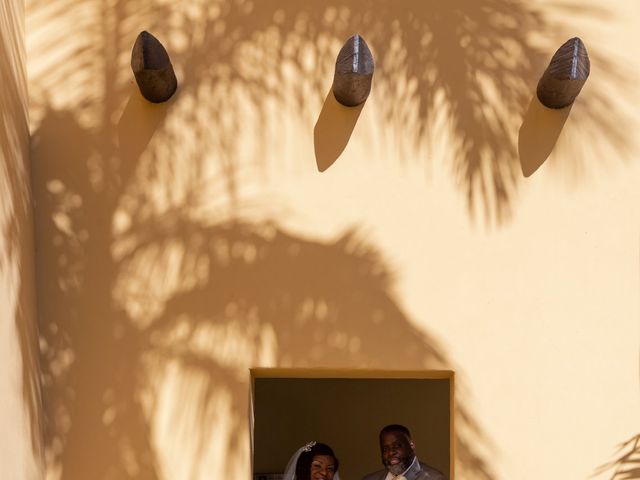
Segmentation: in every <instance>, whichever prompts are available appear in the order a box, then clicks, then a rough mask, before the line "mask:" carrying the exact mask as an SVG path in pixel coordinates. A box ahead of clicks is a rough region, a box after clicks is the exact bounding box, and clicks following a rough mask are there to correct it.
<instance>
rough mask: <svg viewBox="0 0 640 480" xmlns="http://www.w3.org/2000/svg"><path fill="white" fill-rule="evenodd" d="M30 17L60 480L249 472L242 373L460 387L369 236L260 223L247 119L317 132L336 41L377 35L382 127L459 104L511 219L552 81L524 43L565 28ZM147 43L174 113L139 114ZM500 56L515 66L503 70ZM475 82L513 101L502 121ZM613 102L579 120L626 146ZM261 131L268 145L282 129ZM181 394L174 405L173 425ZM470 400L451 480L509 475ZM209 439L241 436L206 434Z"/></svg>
mask: <svg viewBox="0 0 640 480" xmlns="http://www.w3.org/2000/svg"><path fill="white" fill-rule="evenodd" d="M374 11H375V12H377V13H376V15H375V16H374V15H373V12H374ZM583 13H584V14H585V15H588V14H592V12H591V11H589V10H585V11H584V12H583ZM29 16H30V18H31V20H30V26H29V30H30V32H32V34H33V35H34V39H35V40H34V42H33V47H32V49H33V51H32V52H30V62H31V63H32V65H33V68H32V72H33V73H32V75H31V77H32V79H33V81H32V88H31V92H32V99H33V118H34V125H33V130H34V133H33V137H32V138H33V140H32V150H31V156H32V164H33V182H34V187H33V188H34V196H35V198H36V200H37V202H38V208H37V210H36V228H37V265H38V272H37V273H38V276H37V280H38V290H37V291H38V304H39V306H40V310H41V315H40V332H41V334H40V335H41V338H40V344H41V359H42V365H43V389H44V396H45V415H46V424H45V443H46V450H47V460H48V466H49V470H50V472H53V473H52V474H54V475H57V476H58V477H59V478H62V479H64V480H80V479H82V480H84V479H86V478H94V479H97V480H102V479H108V478H118V479H125V478H136V479H151V480H154V479H160V478H189V479H192V478H197V477H198V476H199V475H200V474H202V473H203V472H201V471H200V469H201V468H202V465H203V464H204V461H203V459H204V458H205V457H207V458H210V457H212V456H213V457H215V455H216V453H215V452H214V451H213V450H217V451H218V452H226V454H225V457H224V458H220V459H219V460H220V461H219V463H218V464H217V465H218V466H219V468H220V469H221V470H220V471H221V472H223V471H227V472H233V468H234V465H238V464H244V463H245V461H246V460H247V459H248V458H249V457H248V445H246V444H245V440H246V439H247V438H248V435H247V428H248V426H247V422H246V412H247V404H246V402H247V398H246V397H247V388H248V378H244V377H243V375H244V374H245V372H246V371H247V369H248V368H249V367H250V366H283V367H286V366H297V367H301V366H312V365H322V366H325V367H337V366H345V365H357V366H359V367H371V368H385V367H387V366H389V365H393V368H416V367H423V368H434V369H436V368H455V365H452V360H451V359H449V358H448V357H447V355H446V352H445V351H444V349H443V348H442V347H441V346H440V345H439V344H438V342H437V340H436V339H434V338H433V337H431V336H430V335H429V334H428V333H427V332H424V331H422V330H420V329H418V328H416V327H415V326H414V325H413V323H412V321H411V319H410V318H408V317H407V315H405V314H404V312H403V311H402V307H401V306H400V302H399V301H398V300H397V299H396V298H394V295H393V293H392V291H393V288H392V287H393V281H392V276H391V274H390V271H389V270H390V268H389V266H388V265H387V264H386V263H385V262H384V261H383V260H382V258H381V253H380V252H378V251H377V249H376V248H375V246H372V245H371V244H369V243H367V242H365V241H363V240H362V239H361V238H360V237H359V235H358V234H357V233H356V232H355V231H353V230H350V231H347V232H345V233H344V235H342V236H341V237H339V238H336V239H334V240H333V241H327V240H319V239H313V238H306V237H304V236H301V235H298V234H295V233H291V232H288V231H286V230H285V229H283V228H282V227H281V226H280V225H281V222H280V219H278V218H275V219H272V220H271V221H269V220H264V218H263V219H261V220H259V221H257V220H255V219H253V218H252V217H253V216H254V213H255V210H256V209H259V208H260V207H259V205H260V201H261V200H262V199H261V198H260V197H259V196H254V195H256V194H254V193H251V194H249V193H247V192H246V191H245V187H244V186H245V184H246V183H247V182H252V183H255V182H256V178H260V177H259V175H258V174H257V173H256V172H257V171H258V172H259V171H260V170H261V169H262V168H264V165H263V164H262V162H263V156H261V155H260V152H259V151H256V152H253V154H252V155H250V156H249V157H250V161H249V162H245V161H239V159H240V158H241V157H242V155H244V154H242V155H241V145H239V143H240V142H239V141H238V136H239V135H241V134H242V132H243V130H244V129H245V128H246V125H245V123H244V122H243V118H242V112H243V111H245V110H251V112H253V114H255V115H256V118H255V122H256V123H257V124H261V125H262V124H267V123H268V121H269V119H270V118H271V114H272V110H271V108H272V106H273V105H272V104H273V103H274V102H275V103H276V105H278V104H282V103H286V102H293V104H294V105H296V107H297V108H298V110H299V112H300V117H301V120H302V121H306V122H308V123H309V125H310V129H311V128H312V125H313V122H314V121H315V119H316V118H317V114H318V110H314V106H313V105H314V99H315V102H316V103H315V104H316V105H321V103H322V100H323V96H324V95H325V94H326V91H327V88H328V86H329V85H330V75H331V72H332V68H333V65H332V62H333V61H334V59H335V55H336V52H337V50H335V48H334V46H335V45H338V46H339V45H340V44H341V43H342V42H343V41H344V39H345V38H347V37H348V36H349V35H351V34H352V33H353V32H354V31H356V30H359V31H361V33H363V34H365V32H364V31H362V28H364V29H365V30H366V39H367V41H368V43H369V45H370V46H371V47H372V49H377V50H378V51H379V55H378V57H377V59H378V63H377V65H378V70H377V71H376V78H375V80H374V94H373V95H374V96H377V98H378V99H376V98H370V99H369V100H368V103H369V102H372V101H374V100H375V101H379V102H381V108H382V109H383V112H384V118H385V121H386V122H388V124H389V128H395V129H398V131H402V132H403V134H406V135H408V136H409V137H410V139H411V140H412V141H413V142H416V143H419V142H422V141H423V140H424V138H426V137H427V136H428V129H429V125H430V121H431V120H432V117H431V112H432V110H433V109H434V108H438V107H439V105H441V103H439V102H442V99H444V104H443V105H445V106H446V108H448V109H449V110H450V115H451V117H452V119H453V131H454V133H455V138H456V140H457V143H458V146H457V150H456V154H455V155H454V158H452V159H451V168H452V171H453V172H454V174H455V178H456V181H457V182H458V183H459V185H460V188H461V189H462V191H463V192H464V194H465V196H466V197H467V199H468V205H469V208H470V210H474V209H475V208H476V207H478V205H480V207H481V208H480V210H483V211H485V212H486V216H487V217H489V218H496V219H497V220H499V221H502V220H504V219H506V218H508V216H509V215H510V214H511V211H512V208H513V198H514V197H513V195H514V193H515V191H516V189H517V185H518V180H517V175H516V172H518V171H519V163H518V159H517V155H516V153H515V136H516V134H517V125H518V124H519V119H515V120H513V121H512V119H511V117H510V116H503V114H502V113H501V112H502V108H503V107H504V108H505V109H506V111H508V112H511V113H513V112H521V111H522V110H523V109H524V107H525V106H526V105H525V102H526V100H528V99H529V98H530V91H532V88H533V87H532V85H533V82H534V81H535V79H534V76H535V72H536V67H537V66H540V71H541V69H542V68H543V66H544V62H546V61H547V60H548V52H546V51H545V52H542V51H541V50H539V49H538V48H536V47H534V46H532V45H531V44H530V43H528V41H527V34H528V33H530V32H532V31H534V30H535V31H540V29H542V30H544V29H549V30H550V31H551V30H554V28H555V26H551V25H548V24H546V23H545V19H544V17H543V16H541V15H540V14H539V13H537V12H535V11H532V10H530V9H529V7H527V6H526V4H525V3H523V2H495V1H486V0H481V1H470V0H469V1H454V2H447V3H446V4H442V2H417V1H415V2H406V3H404V4H402V6H401V8H398V6H397V5H394V6H393V7H392V6H390V5H389V4H387V3H386V2H382V1H380V2H364V1H353V2H350V3H348V4H344V3H343V2H341V3H339V4H338V3H337V2H336V3H334V2H325V3H323V4H322V5H320V4H318V3H315V2H314V3H313V4H311V5H305V6H302V4H301V3H300V2H298V1H273V2H249V1H240V0H235V1H226V2H222V1H220V2H212V1H204V0H203V1H201V2H191V3H190V5H189V7H188V8H187V7H185V6H184V5H180V4H174V3H171V4H169V3H157V4H152V3H149V2H142V1H140V0H129V1H123V0H115V1H111V2H106V1H104V0H92V1H88V2H79V1H76V0H54V1H51V0H47V1H44V0H32V1H31V2H30V4H29ZM70 26H72V27H73V29H74V30H73V31H74V32H75V34H74V35H68V33H67V32H68V31H69V30H68V29H69V28H71V27H70ZM63 27H64V28H63ZM142 29H147V30H149V31H151V32H153V33H154V35H156V36H157V37H158V38H160V39H162V40H163V43H164V44H165V45H166V46H167V48H168V50H169V52H170V55H171V58H172V62H173V63H174V66H175V67H176V70H177V73H178V75H179V87H178V91H177V93H176V95H175V96H174V98H173V99H172V100H171V101H170V102H168V104H167V105H161V106H157V105H148V104H144V103H141V102H140V100H139V98H138V97H136V95H137V92H136V90H135V86H134V85H133V84H132V78H131V73H130V70H129V67H128V60H129V57H128V55H129V52H130V48H131V46H132V44H133V40H134V39H135V37H136V35H137V34H138V33H139V31H140V30H142ZM554 31H555V30H554ZM38 33H43V35H40V36H38V35H37V34H38ZM44 33H46V35H44ZM556 33H558V32H557V31H556ZM167 38H172V39H174V40H172V41H167V40H165V39H167ZM266 40H268V41H266ZM386 45H389V50H388V51H386V52H384V51H383V48H384V46H386ZM506 45H509V46H510V48H515V49H516V50H517V51H520V52H521V53H522V55H520V56H515V57H514V56H512V55H508V53H509V52H507V51H506V50H505V48H506V47H505V46H506ZM52 49H57V50H55V53H56V54H55V55H53V53H54V52H53V51H52ZM591 53H592V61H593V63H594V65H595V64H596V59H597V58H598V54H597V52H594V51H593V49H592V50H591ZM374 54H375V52H374ZM513 58H515V59H516V60H515V64H513V61H514V60H513ZM452 59H455V61H452ZM518 59H519V60H518ZM601 61H602V62H604V64H606V60H604V59H602V60H601ZM603 70H604V69H603ZM611 71H612V72H615V68H613V67H612V68H611ZM292 78H293V79H295V81H294V80H292ZM477 78H486V79H487V81H489V82H490V83H492V84H494V87H492V88H495V89H496V90H498V91H500V92H503V97H501V105H500V107H498V106H497V105H496V104H495V103H492V102H491V101H488V97H487V92H486V91H485V90H484V89H483V88H482V87H481V86H480V84H479V83H478V81H477ZM606 80H607V81H608V82H617V81H618V78H617V77H616V76H615V74H614V73H611V75H610V76H608V77H606ZM620 81H621V80H620ZM283 84H284V85H287V86H290V85H294V87H295V88H282V86H283ZM528 87H531V88H528ZM376 91H377V92H378V93H375V92H376ZM605 92H606V90H602V93H598V92H596V93H594V96H595V98H601V100H600V101H595V100H593V96H592V97H591V98H592V100H591V101H590V103H586V102H585V103H584V105H583V110H584V111H583V112H582V114H581V115H580V116H576V122H575V123H579V124H580V126H581V128H585V129H592V128H597V129H598V130H600V131H604V135H603V136H605V137H607V138H608V139H609V140H608V141H609V142H611V143H612V144H614V146H615V147H616V148H619V149H621V150H624V148H625V147H626V145H627V144H628V139H627V137H626V136H625V135H626V132H624V131H621V130H619V129H617V128H615V127H616V126H617V124H618V123H619V117H618V116H616V113H615V112H611V111H609V114H608V115H607V116H603V115H601V113H602V111H603V107H602V105H605V104H607V103H609V102H608V101H607V99H606V97H604V95H606V93H605ZM598 95H602V97H598ZM380 99H384V101H382V100H380ZM411 105H417V116H415V117H414V116H412V115H413V113H412V112H413V107H412V106H411ZM607 108H608V107H607ZM243 109H244V110H243ZM514 126H515V127H514ZM511 129H513V130H514V131H513V132H511ZM609 130H611V132H609ZM260 135H263V136H260ZM256 136H257V143H258V144H259V145H265V144H268V137H269V129H268V128H267V127H265V130H264V131H261V130H257V133H256ZM505 139H510V140H508V141H507V140H505ZM242 158H244V157H242ZM309 162H310V164H309V165H310V168H313V159H309ZM486 172H489V174H488V175H487V174H486ZM314 272H318V273H314ZM328 327H331V328H328ZM381 332H384V333H381ZM302 339H305V340H304V341H303V340H302ZM306 339H312V343H313V345H312V346H310V345H309V343H308V341H307V340H306ZM383 345H384V346H385V348H382V346H383ZM390 346H391V348H389V347H390ZM400 347H402V348H400ZM381 351H382V352H383V353H381ZM392 351H394V352H401V353H399V354H396V353H394V355H393V357H392V356H391V354H390V353H388V352H392ZM168 383H171V385H172V387H171V388H172V392H173V393H174V394H176V393H177V396H178V397H179V398H180V399H181V404H180V405H173V404H170V402H169V406H167V402H168V400H165V399H166V396H167V395H166V391H167V389H169V387H168V386H167V384H168ZM462 384H464V382H462ZM460 388H461V394H458V396H457V398H458V400H459V404H458V407H457V411H456V428H457V432H458V437H457V440H456V442H457V446H456V455H457V461H458V469H459V470H458V474H459V475H461V476H462V477H464V478H469V479H490V478H493V472H492V468H491V464H490V462H489V461H488V460H487V459H486V458H485V457H484V456H483V455H482V454H481V453H479V451H480V448H482V450H484V449H485V447H487V446H490V440H489V439H488V438H486V437H485V436H484V435H483V433H482V431H481V430H480V428H479V427H478V421H477V419H476V418H474V416H473V414H472V413H471V410H472V409H471V407H470V406H469V405H468V400H467V398H468V397H467V396H466V395H465V393H464V388H463V387H460ZM167 412H169V413H167ZM221 412H222V413H221ZM222 416H224V418H222ZM158 417H162V419H160V420H158ZM167 425H170V426H171V428H169V427H167ZM216 425H224V429H223V428H222V427H220V429H221V430H223V431H224V432H228V433H225V434H224V435H222V434H219V432H216V431H213V430H212V427H213V426H216ZM216 428H217V427H216ZM163 429H167V430H166V431H165V430H163ZM163 432H164V433H166V435H161V434H162V433H163ZM193 432H196V433H195V434H194V433H193ZM229 432H230V433H229ZM158 437H166V438H164V439H162V438H161V440H162V441H164V442H166V443H164V444H158V442H159V440H158ZM212 438H218V440H216V441H212V440H211V439H212ZM172 442H173V443H172ZM169 447H175V449H174V450H173V453H174V454H175V455H176V456H179V457H181V458H184V459H185V460H184V463H183V464H182V468H180V470H179V471H173V470H171V465H170V464H171V461H169V460H167V458H161V454H160V452H163V451H167V450H169ZM176 468H177V467H176Z"/></svg>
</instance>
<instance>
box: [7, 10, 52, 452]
mask: <svg viewBox="0 0 640 480" xmlns="http://www.w3.org/2000/svg"><path fill="white" fill-rule="evenodd" d="M14 8H15V5H14V4H13V3H11V2H8V3H6V4H4V5H3V6H2V7H0V85H2V87H1V88H0V199H1V202H0V235H1V236H2V237H1V238H0V275H1V276H2V277H4V278H8V279H11V280H10V282H11V283H10V284H9V285H3V288H4V289H6V290H8V296H10V298H11V299H15V305H3V307H6V308H8V309H9V308H12V307H13V308H14V311H13V312H11V313H13V317H12V318H15V327H16V331H17V335H18V339H17V340H18V342H19V347H20V352H21V360H22V388H23V392H22V393H23V398H24V404H25V410H26V412H27V416H28V421H29V426H30V429H29V434H30V440H31V448H32V453H33V455H34V459H36V462H39V457H40V455H41V450H42V446H41V443H42V439H41V437H42V429H41V425H40V419H41V415H40V410H41V402H40V386H39V376H40V374H39V370H38V348H37V332H36V324H35V321H36V318H35V309H34V305H35V298H34V297H33V282H34V279H33V272H34V266H33V260H32V258H31V257H32V255H33V250H32V249H33V243H32V242H33V239H32V235H33V230H32V224H31V203H30V193H29V173H28V169H27V150H28V137H29V126H28V124H27V118H28V117H27V110H26V108H27V107H26V102H27V95H26V93H27V92H26V85H27V80H26V65H25V61H24V47H23V39H22V38H21V35H22V32H23V26H22V24H21V20H20V19H21V15H22V14H21V13H19V12H16V11H15V10H14ZM13 282H15V283H13Z"/></svg>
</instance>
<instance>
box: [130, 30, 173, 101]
mask: <svg viewBox="0 0 640 480" xmlns="http://www.w3.org/2000/svg"><path fill="white" fill-rule="evenodd" d="M131 70H133V74H134V76H135V77H136V82H137V83H138V88H140V93H142V96H143V97H144V98H146V99H147V100H149V101H150V102H153V103H161V102H166V101H167V100H169V98H171V96H172V95H173V93H174V92H175V91H176V88H177V87H178V81H177V79H176V74H175V73H174V71H173V66H172V65H171V60H170V59H169V54H168V53H167V51H166V50H165V48H164V47H163V46H162V44H161V43H160V41H159V40H158V39H157V38H156V37H154V36H153V35H151V34H150V33H149V32H147V31H143V32H140V34H139V35H138V38H136V43H135V44H134V45H133V50H132V51H131Z"/></svg>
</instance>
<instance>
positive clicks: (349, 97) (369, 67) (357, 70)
mask: <svg viewBox="0 0 640 480" xmlns="http://www.w3.org/2000/svg"><path fill="white" fill-rule="evenodd" d="M373 69H374V64H373V55H371V50H369V47H368V46H367V43H366V42H365V41H364V39H363V38H362V37H361V36H360V35H358V34H355V35H354V36H352V37H351V38H349V40H347V42H346V43H345V44H344V46H343V47H342V48H341V49H340V53H338V58H337V59H336V72H335V75H334V77H333V87H332V89H333V95H334V96H335V97H336V100H338V102H340V103H341V104H343V105H345V106H347V107H355V106H356V105H360V104H361V103H363V102H364V101H365V100H366V99H367V97H368V96H369V92H371V79H372V78H373Z"/></svg>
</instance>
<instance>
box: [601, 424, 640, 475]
mask: <svg viewBox="0 0 640 480" xmlns="http://www.w3.org/2000/svg"><path fill="white" fill-rule="evenodd" d="M616 457H617V458H616V459H615V460H613V461H611V462H609V463H607V464H605V465H603V466H602V467H600V468H599V469H598V470H597V471H596V474H601V473H604V472H607V471H611V472H612V473H611V477H610V479H611V480H634V479H639V478H640V434H639V435H635V436H634V437H631V438H630V439H629V440H627V441H626V442H623V443H621V444H620V445H619V447H618V451H617V453H616Z"/></svg>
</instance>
